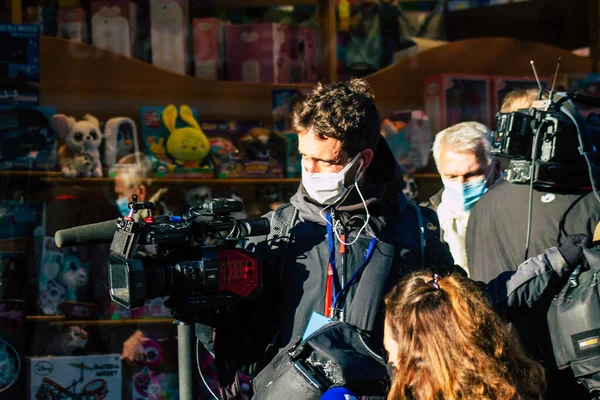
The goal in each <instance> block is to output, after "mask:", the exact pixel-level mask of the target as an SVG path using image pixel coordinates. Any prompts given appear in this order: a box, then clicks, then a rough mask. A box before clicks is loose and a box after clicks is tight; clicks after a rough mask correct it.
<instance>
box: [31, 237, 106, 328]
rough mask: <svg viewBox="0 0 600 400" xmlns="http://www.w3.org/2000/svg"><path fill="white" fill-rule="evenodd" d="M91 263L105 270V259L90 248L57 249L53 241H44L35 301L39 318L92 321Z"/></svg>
mask: <svg viewBox="0 0 600 400" xmlns="http://www.w3.org/2000/svg"><path fill="white" fill-rule="evenodd" d="M92 260H93V262H94V265H97V266H98V268H106V265H107V264H106V262H105V261H106V257H99V254H98V252H95V251H93V248H90V246H80V247H76V246H74V247H66V248H62V249H59V248H58V247H56V244H55V242H54V238H53V237H46V238H44V242H43V248H42V255H41V262H40V271H39V278H38V281H39V282H38V283H39V296H38V301H37V302H38V306H39V310H40V312H41V314H44V315H65V316H66V317H67V318H70V319H90V318H95V317H96V310H97V308H96V304H93V303H90V300H91V299H90V297H89V275H90V270H91V266H92ZM98 264H100V265H98Z"/></svg>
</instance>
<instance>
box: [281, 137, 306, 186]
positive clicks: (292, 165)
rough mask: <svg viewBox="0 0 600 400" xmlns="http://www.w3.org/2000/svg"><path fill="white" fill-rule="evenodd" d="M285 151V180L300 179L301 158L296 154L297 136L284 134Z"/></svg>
mask: <svg viewBox="0 0 600 400" xmlns="http://www.w3.org/2000/svg"><path fill="white" fill-rule="evenodd" d="M285 137H286V138H287V151H286V153H285V176H286V178H300V177H301V176H302V164H301V161H302V158H301V157H300V154H299V153H298V135H297V134H295V133H292V132H286V133H285Z"/></svg>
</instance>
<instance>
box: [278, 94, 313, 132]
mask: <svg viewBox="0 0 600 400" xmlns="http://www.w3.org/2000/svg"><path fill="white" fill-rule="evenodd" d="M308 91H309V90H308V89H306V90H298V89H273V91H272V92H271V94H272V99H273V121H274V129H275V130H276V131H277V132H290V131H292V118H293V111H294V107H296V105H297V104H298V103H300V102H301V101H303V100H304V96H305V95H306V93H308Z"/></svg>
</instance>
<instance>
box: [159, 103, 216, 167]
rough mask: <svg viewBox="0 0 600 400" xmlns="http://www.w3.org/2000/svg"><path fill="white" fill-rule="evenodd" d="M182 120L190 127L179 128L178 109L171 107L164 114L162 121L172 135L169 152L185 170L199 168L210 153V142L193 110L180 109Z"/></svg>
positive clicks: (168, 142) (184, 106)
mask: <svg viewBox="0 0 600 400" xmlns="http://www.w3.org/2000/svg"><path fill="white" fill-rule="evenodd" d="M179 115H180V116H181V119H182V120H183V121H185V123H187V124H188V125H189V126H186V127H183V128H177V127H176V126H175V122H176V120H177V108H176V107H175V106H174V105H172V104H171V105H169V106H167V108H165V109H164V110H163V112H162V120H163V124H164V125H165V127H166V128H167V129H168V130H169V132H170V135H169V138H168V139H167V151H168V152H169V155H170V156H171V157H172V158H173V159H174V160H175V163H176V164H177V165H179V166H182V167H184V168H199V167H200V165H201V161H202V160H204V158H205V157H206V156H208V154H209V153H210V142H209V141H208V138H207V137H206V135H205V134H204V132H202V129H201V128H200V125H199V124H198V122H197V121H196V119H195V118H194V114H193V113H192V110H191V109H190V108H189V107H188V106H186V105H182V106H181V107H180V109H179Z"/></svg>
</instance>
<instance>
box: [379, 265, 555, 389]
mask: <svg viewBox="0 0 600 400" xmlns="http://www.w3.org/2000/svg"><path fill="white" fill-rule="evenodd" d="M385 306H386V311H385V328H384V329H385V331H384V344H385V347H386V350H387V351H388V355H389V358H388V361H389V363H390V364H391V375H392V386H391V390H390V392H389V395H388V400H404V399H407V400H408V399H410V400H431V399H474V400H483V399H494V400H541V399H542V398H543V397H542V395H543V392H544V370H543V368H542V367H541V365H540V364H538V363H537V362H535V361H533V360H531V359H529V358H528V357H527V356H526V355H525V353H524V352H523V350H522V348H521V345H520V344H519V340H518V338H517V336H516V335H514V334H512V332H511V330H510V328H509V326H507V325H506V324H505V323H504V322H503V321H502V320H501V319H500V317H499V316H498V315H497V314H496V313H495V311H494V310H493V309H492V306H491V304H490V303H489V302H488V300H487V299H486V297H485V294H484V292H483V291H482V290H481V287H480V286H478V284H477V283H476V282H473V281H471V280H469V279H468V278H466V277H463V276H461V275H459V274H456V273H455V274H451V275H448V276H444V277H439V276H438V275H437V274H434V273H432V272H429V271H418V272H415V273H413V274H411V275H409V276H407V277H405V278H404V279H403V280H402V281H401V282H400V283H399V284H398V285H397V286H396V287H395V288H394V289H392V291H391V292H390V293H389V294H388V295H387V296H386V299H385Z"/></svg>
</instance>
